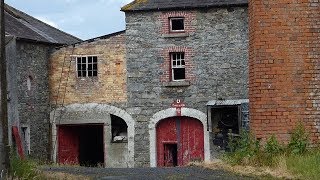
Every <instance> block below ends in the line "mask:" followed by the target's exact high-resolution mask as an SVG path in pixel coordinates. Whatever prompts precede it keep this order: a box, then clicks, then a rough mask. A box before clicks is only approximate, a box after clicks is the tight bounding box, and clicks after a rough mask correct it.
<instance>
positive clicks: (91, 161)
mask: <svg viewBox="0 0 320 180" xmlns="http://www.w3.org/2000/svg"><path fill="white" fill-rule="evenodd" d="M79 134H80V136H79V138H80V139H79V140H80V147H79V163H80V166H90V167H95V166H98V165H103V162H104V153H103V126H97V125H92V126H82V127H81V128H80V129H79Z"/></svg>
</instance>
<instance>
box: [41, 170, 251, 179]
mask: <svg viewBox="0 0 320 180" xmlns="http://www.w3.org/2000/svg"><path fill="white" fill-rule="evenodd" d="M42 170H44V171H48V172H62V173H69V174H75V175H84V176H88V177H91V178H93V179H115V180H127V179H129V180H149V179H150V180H156V179H165V180H180V179H190V180H191V179H208V180H209V179H232V180H233V179H235V180H237V179H241V180H242V179H255V178H252V177H247V176H239V175H236V174H232V173H229V172H225V171H221V170H209V169H203V168H199V167H174V168H130V169H123V168H87V167H44V168H42Z"/></svg>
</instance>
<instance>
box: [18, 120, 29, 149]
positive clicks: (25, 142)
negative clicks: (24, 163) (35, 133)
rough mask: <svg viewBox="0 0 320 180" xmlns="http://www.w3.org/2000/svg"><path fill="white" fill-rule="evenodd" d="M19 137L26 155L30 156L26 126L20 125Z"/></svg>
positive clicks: (27, 128) (27, 127)
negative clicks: (20, 136)
mask: <svg viewBox="0 0 320 180" xmlns="http://www.w3.org/2000/svg"><path fill="white" fill-rule="evenodd" d="M20 128H21V135H22V141H23V145H24V150H25V152H26V154H28V155H29V154H30V128H29V126H28V125H24V124H22V125H21V127H20Z"/></svg>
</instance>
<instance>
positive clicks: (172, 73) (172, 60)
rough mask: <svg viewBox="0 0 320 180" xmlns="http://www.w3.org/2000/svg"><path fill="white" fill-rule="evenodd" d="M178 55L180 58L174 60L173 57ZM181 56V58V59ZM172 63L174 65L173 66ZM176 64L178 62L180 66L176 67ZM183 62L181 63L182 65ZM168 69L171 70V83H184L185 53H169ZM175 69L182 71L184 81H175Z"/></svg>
mask: <svg viewBox="0 0 320 180" xmlns="http://www.w3.org/2000/svg"><path fill="white" fill-rule="evenodd" d="M178 54H179V55H180V58H178V56H177V57H176V58H175V59H174V55H178ZM182 55H183V58H182ZM174 61H175V62H176V64H175V65H174ZM177 62H180V65H178V63H177ZM182 62H183V63H182ZM170 68H171V81H174V82H179V81H185V80H186V58H185V52H171V53H170ZM175 69H184V79H175V73H174V70H175Z"/></svg>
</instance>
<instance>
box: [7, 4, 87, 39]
mask: <svg viewBox="0 0 320 180" xmlns="http://www.w3.org/2000/svg"><path fill="white" fill-rule="evenodd" d="M5 31H6V34H7V35H11V36H15V37H17V38H18V39H23V40H29V41H36V42H44V43H52V44H61V45H64V44H73V43H76V42H79V41H81V39H79V38H77V37H75V36H72V35H70V34H67V33H65V32H63V31H61V30H59V29H57V28H54V27H52V26H50V25H48V24H46V23H44V22H42V21H40V20H38V19H36V18H34V17H32V16H30V15H28V14H26V13H24V12H21V11H19V10H17V9H15V8H13V7H11V6H9V5H7V4H6V5H5Z"/></svg>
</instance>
